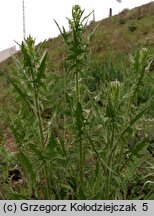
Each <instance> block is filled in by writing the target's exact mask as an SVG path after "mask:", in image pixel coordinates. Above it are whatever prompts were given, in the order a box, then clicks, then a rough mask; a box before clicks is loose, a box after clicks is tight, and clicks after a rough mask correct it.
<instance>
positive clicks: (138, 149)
mask: <svg viewBox="0 0 154 216" xmlns="http://www.w3.org/2000/svg"><path fill="white" fill-rule="evenodd" d="M146 141H147V139H144V140H143V141H142V142H140V143H139V144H137V145H136V146H135V147H134V148H133V149H132V151H131V152H132V154H133V155H136V156H137V157H140V155H139V153H140V152H141V151H142V150H143V149H144V148H145V147H147V145H148V144H146Z"/></svg>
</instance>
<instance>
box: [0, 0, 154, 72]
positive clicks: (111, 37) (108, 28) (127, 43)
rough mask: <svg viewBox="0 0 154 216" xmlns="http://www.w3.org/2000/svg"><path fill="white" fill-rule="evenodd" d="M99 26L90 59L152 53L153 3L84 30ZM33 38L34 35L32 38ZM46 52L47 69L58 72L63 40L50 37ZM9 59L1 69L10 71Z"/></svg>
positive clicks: (153, 31) (92, 23) (153, 29)
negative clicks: (140, 49) (136, 51)
mask: <svg viewBox="0 0 154 216" xmlns="http://www.w3.org/2000/svg"><path fill="white" fill-rule="evenodd" d="M98 23H100V24H99V26H98V28H97V30H96V32H95V34H94V37H93V40H92V43H91V51H90V53H91V60H92V61H93V60H97V61H100V60H102V59H103V57H104V56H106V55H108V54H109V53H112V54H114V55H115V56H117V55H121V54H122V55H127V54H128V53H129V52H132V51H133V50H134V49H136V48H137V47H147V48H149V49H150V50H151V52H154V2H151V3H149V4H146V5H143V6H140V7H137V8H134V9H132V10H128V9H124V10H123V11H122V12H121V13H120V14H118V15H116V16H113V17H110V18H107V19H103V20H101V21H99V22H91V24H90V25H89V26H88V27H87V29H88V31H89V32H91V31H92V30H93V29H94V28H95V27H96V25H97V24H98ZM34 36H35V35H34ZM46 47H47V51H48V53H49V68H50V69H53V70H57V69H61V65H62V59H63V41H62V38H61V36H58V37H57V38H51V39H49V40H48V41H47V43H46ZM11 67H13V66H12V60H11V59H8V60H7V61H6V62H4V63H2V64H1V69H2V70H4V71H8V70H9V69H11Z"/></svg>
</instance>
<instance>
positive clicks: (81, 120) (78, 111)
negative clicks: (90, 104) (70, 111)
mask: <svg viewBox="0 0 154 216" xmlns="http://www.w3.org/2000/svg"><path fill="white" fill-rule="evenodd" d="M75 115H76V128H77V129H78V131H79V135H80V134H81V133H82V127H83V125H84V116H83V111H82V106H81V104H80V103H78V104H77V108H76V111H75Z"/></svg>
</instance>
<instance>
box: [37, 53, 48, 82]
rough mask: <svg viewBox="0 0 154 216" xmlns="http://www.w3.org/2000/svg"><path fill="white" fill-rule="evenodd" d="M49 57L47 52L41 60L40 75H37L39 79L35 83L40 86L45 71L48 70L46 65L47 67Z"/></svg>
mask: <svg viewBox="0 0 154 216" xmlns="http://www.w3.org/2000/svg"><path fill="white" fill-rule="evenodd" d="M47 57H48V54H47V53H46V52H44V54H43V56H42V58H41V60H40V66H39V68H38V71H39V72H38V74H37V78H36V80H35V82H37V83H38V84H39V83H40V80H41V78H42V77H43V75H44V72H45V69H46V65H47Z"/></svg>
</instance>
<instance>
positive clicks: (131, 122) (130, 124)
mask: <svg viewBox="0 0 154 216" xmlns="http://www.w3.org/2000/svg"><path fill="white" fill-rule="evenodd" d="M148 108H149V106H147V107H145V108H144V109H143V110H142V111H141V112H140V113H139V114H137V115H136V116H135V117H134V118H133V119H132V120H131V121H130V123H129V126H128V127H126V129H124V130H123V132H122V133H121V137H122V136H123V135H124V134H125V133H126V132H128V131H129V130H130V127H131V126H132V125H133V124H134V123H135V122H136V121H137V120H138V119H140V118H141V117H142V115H143V114H144V113H145V112H146V111H147V109H148Z"/></svg>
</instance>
